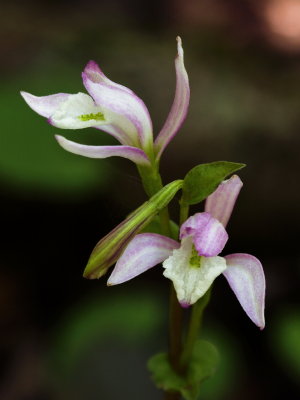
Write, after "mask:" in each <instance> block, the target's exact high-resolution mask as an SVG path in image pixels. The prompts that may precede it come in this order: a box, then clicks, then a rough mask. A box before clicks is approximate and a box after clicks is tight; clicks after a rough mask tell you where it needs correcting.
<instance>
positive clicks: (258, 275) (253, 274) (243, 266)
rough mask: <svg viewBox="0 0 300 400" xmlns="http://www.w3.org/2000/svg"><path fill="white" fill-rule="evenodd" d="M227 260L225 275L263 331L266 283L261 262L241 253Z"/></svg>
mask: <svg viewBox="0 0 300 400" xmlns="http://www.w3.org/2000/svg"><path fill="white" fill-rule="evenodd" d="M225 259H226V264H227V269H226V271H224V272H223V275H224V276H225V278H226V279H227V281H228V283H229V285H230V287H231V289H232V290H233V292H234V294H235V295H236V297H237V299H238V301H239V302H240V304H241V306H242V307H243V309H244V311H245V312H246V314H247V315H248V317H249V318H250V319H251V320H252V321H253V322H254V323H255V324H256V325H257V326H258V327H259V328H260V329H263V328H264V326H265V316H264V309H265V291H266V282H265V275H264V271H263V268H262V265H261V263H260V261H259V260H258V259H257V258H256V257H254V256H251V255H250V254H241V253H237V254H230V255H228V256H226V257H225Z"/></svg>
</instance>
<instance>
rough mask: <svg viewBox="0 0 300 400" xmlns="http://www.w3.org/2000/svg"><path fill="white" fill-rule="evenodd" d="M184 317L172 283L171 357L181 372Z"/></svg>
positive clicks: (174, 365) (171, 360) (172, 362)
mask: <svg viewBox="0 0 300 400" xmlns="http://www.w3.org/2000/svg"><path fill="white" fill-rule="evenodd" d="M182 317H183V311H182V308H181V307H180V304H179V303H178V300H177V296H176V292H175V289H174V286H173V283H171V288H170V319H169V359H170V363H171V364H172V366H173V368H174V370H175V371H176V372H180V358H181V352H182Z"/></svg>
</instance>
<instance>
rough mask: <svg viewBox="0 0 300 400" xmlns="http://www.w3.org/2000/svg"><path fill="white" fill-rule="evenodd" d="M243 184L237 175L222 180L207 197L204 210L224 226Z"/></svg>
mask: <svg viewBox="0 0 300 400" xmlns="http://www.w3.org/2000/svg"><path fill="white" fill-rule="evenodd" d="M242 186H243V182H242V181H241V180H240V178H239V177H238V176H237V175H233V176H232V177H231V178H230V179H227V180H226V181H223V182H222V183H221V184H220V185H219V186H218V188H217V189H216V190H215V191H214V192H213V193H212V194H211V195H210V196H208V197H207V199H206V201H205V211H206V212H209V213H210V214H211V215H212V216H213V217H214V218H216V219H217V220H219V221H220V222H221V223H222V224H223V225H224V226H226V225H227V223H228V221H229V218H230V216H231V213H232V210H233V207H234V204H235V202H236V199H237V197H238V195H239V193H240V190H241V188H242Z"/></svg>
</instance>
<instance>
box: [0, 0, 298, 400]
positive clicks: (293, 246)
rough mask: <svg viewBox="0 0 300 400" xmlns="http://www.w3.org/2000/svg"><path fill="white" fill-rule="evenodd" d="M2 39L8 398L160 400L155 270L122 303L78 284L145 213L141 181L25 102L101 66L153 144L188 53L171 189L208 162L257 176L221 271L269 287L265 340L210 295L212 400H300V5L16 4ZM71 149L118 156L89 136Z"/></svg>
mask: <svg viewBox="0 0 300 400" xmlns="http://www.w3.org/2000/svg"><path fill="white" fill-rule="evenodd" d="M0 33H1V34H0V47H1V64H0V70H1V77H2V82H1V91H0V104H1V116H2V117H1V145H0V152H1V156H0V166H1V172H0V173H1V175H0V179H1V187H2V190H1V209H2V213H1V214H2V227H3V234H2V246H1V259H0V263H1V264H0V267H1V269H0V323H1V330H0V338H1V340H0V357H1V363H0V366H1V368H0V398H1V399H2V400H60V399H64V400H68V399H72V400H83V399H84V400H85V399H88V400H94V399H104V400H114V399H120V398H122V399H132V400H135V399H145V400H147V399H152V400H154V399H160V398H162V394H161V393H160V392H159V391H158V390H157V389H155V388H154V386H153V385H152V383H151V382H150V380H149V377H148V372H147V370H146V366H145V365H146V361H147V359H148V358H149V357H150V355H152V354H153V353H155V352H157V351H161V350H163V349H165V347H166V319H167V302H168V288H169V282H168V281H167V280H166V279H162V270H161V268H160V267H157V268H154V269H153V270H151V271H148V272H147V273H145V274H144V275H142V276H140V277H138V278H136V279H134V280H133V281H131V282H129V283H126V284H124V285H121V286H118V287H113V288H107V287H106V279H105V278H104V279H101V280H99V281H88V280H85V279H83V278H82V272H83V269H84V267H85V264H86V261H87V258H88V256H89V254H90V252H91V250H92V249H93V247H94V245H95V244H96V242H97V241H98V240H99V239H100V238H101V237H102V236H103V235H105V234H106V233H107V232H109V231H110V230H111V229H112V228H113V227H114V226H115V225H116V224H118V223H119V222H121V220H122V219H123V218H124V216H125V215H127V214H128V213H129V212H130V211H132V210H133V209H134V208H135V207H136V206H138V205H140V204H141V202H143V201H144V200H145V195H144V194H143V192H142V189H141V185H140V181H139V179H138V177H137V174H136V170H135V167H134V165H133V164H131V163H130V162H129V161H127V160H124V159H117V158H113V159H108V160H90V159H85V158H82V157H78V156H75V155H73V154H69V153H66V152H64V151H63V150H62V149H61V148H60V147H59V146H58V145H57V144H56V142H55V140H54V134H55V133H61V132H58V130H57V129H55V128H54V127H51V126H50V125H48V124H47V123H46V121H45V120H44V119H43V118H42V117H39V116H38V115H37V114H35V113H34V112H33V111H32V110H30V109H29V108H28V106H27V105H26V104H25V103H24V101H23V100H22V98H21V96H20V95H19V91H20V90H26V91H29V92H31V93H34V94H36V95H47V94H52V93H56V92H70V93H77V92H78V91H84V89H83V85H82V82H81V77H80V73H81V71H82V69H83V67H84V65H85V64H86V63H87V61H89V60H90V59H94V60H96V61H97V62H98V63H99V64H100V66H101V68H102V69H103V71H104V72H105V73H106V74H107V75H108V77H109V78H110V79H112V80H114V81H116V82H118V83H121V84H123V85H125V86H128V87H130V88H131V89H133V90H134V91H135V92H136V93H137V94H138V95H139V96H140V97H141V98H142V99H143V100H144V101H145V103H146V104H147V106H148V108H149V111H150V114H151V116H152V119H153V123H154V128H155V133H156V134H157V133H158V131H159V129H160V127H161V126H162V124H163V122H164V119H165V118H166V116H167V113H168V111H169V108H170V106H171V103H172V99H173V94H174V88H175V73H174V57H175V54H176V42H175V37H176V36H177V35H180V36H181V37H182V40H183V45H184V50H185V65H186V68H187V71H188V74H189V78H190V84H191V105H190V111H189V114H188V118H187V120H186V123H185V124H184V126H183V128H182V129H181V131H180V133H178V135H177V136H176V138H175V139H174V141H173V142H172V143H171V144H170V146H169V147H168V149H167V151H166V152H165V153H164V156H163V159H162V173H163V176H164V179H165V182H166V183H167V182H169V181H171V180H173V179H177V178H179V177H183V176H184V175H185V174H186V172H187V171H188V170H189V169H190V168H192V167H193V166H195V165H196V164H199V163H201V162H210V161H216V160H228V161H236V162H245V163H246V164H247V168H246V169H244V170H242V171H241V172H240V176H241V178H242V180H243V182H244V188H243V189H242V193H241V195H240V197H239V200H238V203H237V206H236V208H235V210H234V214H233V216H232V219H231V221H230V224H229V226H228V230H229V235H230V241H229V244H228V245H227V246H226V252H225V254H226V253H227V254H228V253H230V252H247V253H250V254H254V255H256V256H257V257H258V258H260V260H262V263H263V266H264V269H265V274H266V279H267V299H266V328H265V330H264V331H262V332H260V331H259V330H258V328H256V327H255V326H254V325H253V324H252V323H251V322H250V320H248V319H247V317H246V315H245V314H244V312H243V310H242V309H241V307H240V306H239V304H238V302H237V301H236V299H235V298H234V295H233V293H232V292H231V290H230V289H229V287H228V285H227V283H226V281H225V280H224V279H223V278H219V279H218V280H217V281H216V284H215V286H214V295H213V299H212V302H211V304H210V305H209V308H208V311H207V314H206V319H205V329H204V332H203V334H202V336H203V337H204V338H207V339H209V340H211V341H212V342H214V343H215V344H216V345H217V346H218V348H219V350H220V354H221V361H220V367H219V370H218V372H217V373H216V375H215V377H214V378H212V379H211V380H210V381H208V382H206V383H204V384H203V391H202V396H201V399H203V400H210V399H211V400H227V399H230V400H240V399H243V400H247V399H251V400H252V399H253V398H256V399H257V400H259V399H282V398H289V399H298V398H299V396H300V387H299V386H300V384H299V381H300V380H299V377H300V312H299V302H300V301H299V300H300V299H299V289H300V285H299V281H300V279H299V278H300V260H299V253H298V251H299V247H298V241H299V222H300V220H299V213H298V208H299V201H300V191H299V166H300V158H299V144H300V136H299V130H300V2H299V1H298V0H257V1H256V0H244V1H240V0H214V1H213V0H198V1H197V0H162V1H157V0H152V1H151V2H150V1H149V2H141V1H135V0H123V1H122V0H102V1H101V0H99V1H92V0H86V1H79V0H78V1H75V0H73V1H66V0H65V1H51V2H50V1H48V2H47V1H34V0H32V1H26V2H21V1H16V0H14V1H12V2H5V3H4V2H3V3H2V5H1V15H0ZM62 134H63V135H65V136H67V137H68V138H74V140H77V141H78V142H81V143H90V144H92V143H93V144H97V143H98V144H110V143H114V142H113V140H112V139H111V138H110V137H109V136H108V135H106V134H104V133H103V134H102V133H101V132H100V131H94V130H93V129H90V130H83V131H75V132H69V131H68V132H67V131H66V132H62ZM196 210H197V211H200V210H201V206H200V205H199V206H197V207H196V208H195V211H196ZM173 212H174V216H175V212H176V207H174V210H173Z"/></svg>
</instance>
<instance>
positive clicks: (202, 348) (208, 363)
mask: <svg viewBox="0 0 300 400" xmlns="http://www.w3.org/2000/svg"><path fill="white" fill-rule="evenodd" d="M218 364H219V353H218V350H217V348H216V347H215V346H214V345H213V344H212V343H210V342H207V341H206V340H198V341H197V342H196V343H195V347H194V351H193V356H192V360H191V362H190V365H189V369H188V375H187V376H188V380H189V382H190V383H191V384H192V385H196V386H197V385H198V387H199V384H200V383H201V382H202V381H204V380H205V379H207V378H209V377H210V376H212V375H214V373H215V372H216V370H217V367H218Z"/></svg>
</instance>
